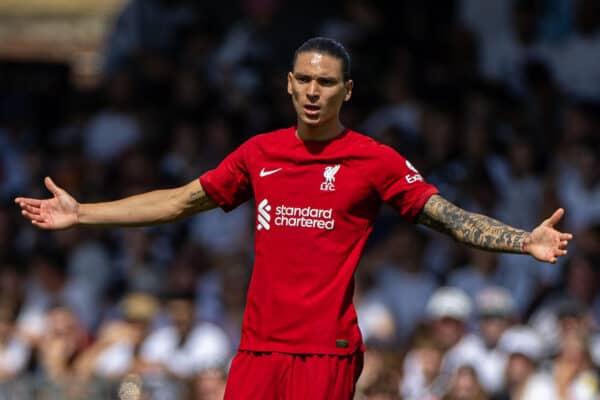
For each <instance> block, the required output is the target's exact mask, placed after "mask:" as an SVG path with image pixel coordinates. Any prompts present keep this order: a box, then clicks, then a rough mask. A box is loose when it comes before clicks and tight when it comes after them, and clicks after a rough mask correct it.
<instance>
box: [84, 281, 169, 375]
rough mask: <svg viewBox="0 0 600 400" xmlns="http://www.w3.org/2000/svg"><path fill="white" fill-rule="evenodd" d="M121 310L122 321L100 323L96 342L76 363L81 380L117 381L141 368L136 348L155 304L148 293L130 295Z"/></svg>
mask: <svg viewBox="0 0 600 400" xmlns="http://www.w3.org/2000/svg"><path fill="white" fill-rule="evenodd" d="M121 307H122V312H123V316H124V319H123V320H115V321H108V322H106V323H105V324H103V325H102V326H101V327H100V333H99V334H98V338H97V339H96V341H95V342H94V343H93V344H92V345H91V346H90V347H89V348H88V349H87V350H86V351H85V353H83V354H82V355H81V357H80V358H79V359H78V360H77V368H78V372H79V374H80V375H81V376H82V377H84V378H89V377H91V376H92V375H96V376H99V377H102V378H108V379H118V378H122V377H124V376H125V375H126V374H127V373H130V372H136V371H138V372H139V371H143V370H144V369H145V367H146V365H145V363H144V361H143V360H142V359H141V358H140V349H141V344H142V342H143V341H144V340H145V338H146V337H147V336H148V334H149V332H150V324H151V323H152V321H153V320H154V317H155V316H156V313H157V311H158V301H157V300H156V298H154V297H153V296H150V295H148V294H144V293H130V294H128V295H127V296H126V297H125V298H124V299H123V302H122V304H121Z"/></svg>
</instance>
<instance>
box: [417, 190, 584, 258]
mask: <svg viewBox="0 0 600 400" xmlns="http://www.w3.org/2000/svg"><path fill="white" fill-rule="evenodd" d="M563 214H564V210H563V209H562V208H560V209H558V210H556V211H555V212H554V214H552V216H551V217H550V218H548V219H546V220H545V221H543V222H542V223H541V224H540V225H539V226H538V227H537V228H535V229H534V230H533V231H532V232H526V231H524V230H521V229H517V228H513V227H511V226H508V225H506V224H503V223H502V222H500V221H497V220H495V219H493V218H490V217H487V216H485V215H481V214H476V213H471V212H468V211H465V210H463V209H461V208H459V207H457V206H456V205H454V204H452V203H450V202H449V201H448V200H446V199H444V198H443V197H442V196H439V195H434V196H431V198H430V199H429V200H428V201H427V203H425V206H424V207H423V210H421V214H420V215H419V217H418V218H417V222H418V223H420V224H423V225H426V226H429V227H431V228H433V229H435V230H438V231H440V232H443V233H447V234H449V235H450V236H452V237H453V238H455V239H456V240H457V241H459V242H461V243H465V244H467V245H470V246H473V247H477V248H480V249H484V250H491V251H500V252H507V253H524V254H530V255H531V256H532V257H534V258H536V259H537V260H539V261H544V262H550V263H555V262H556V260H557V258H558V257H560V256H563V255H565V254H567V245H568V243H569V240H571V239H572V238H573V235H572V234H570V233H562V232H559V231H557V230H556V229H554V225H556V223H558V221H559V220H560V219H561V218H562V216H563Z"/></svg>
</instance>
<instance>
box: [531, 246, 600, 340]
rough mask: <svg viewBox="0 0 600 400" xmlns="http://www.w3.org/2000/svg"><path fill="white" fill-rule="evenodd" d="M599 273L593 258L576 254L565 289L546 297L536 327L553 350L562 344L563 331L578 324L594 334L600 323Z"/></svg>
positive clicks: (567, 272)
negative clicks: (594, 328) (592, 330)
mask: <svg viewBox="0 0 600 400" xmlns="http://www.w3.org/2000/svg"><path fill="white" fill-rule="evenodd" d="M597 279H598V270H597V266H596V265H595V263H594V261H593V259H591V258H589V257H587V256H585V255H583V254H577V253H575V254H573V255H572V256H571V257H570V259H569V260H568V262H567V264H566V265H565V270H564V272H563V277H562V278H561V279H560V282H561V284H562V285H561V286H559V287H558V288H556V289H555V290H554V291H551V292H549V293H547V294H546V296H545V297H543V298H542V301H541V304H539V306H538V307H537V309H536V312H535V313H534V314H533V315H532V316H531V320H530V324H531V325H532V326H534V327H535V328H536V329H537V330H538V332H539V333H540V335H542V338H543V339H544V343H545V344H546V345H547V346H549V349H550V350H551V351H556V350H557V349H558V346H559V343H560V335H561V334H562V330H563V329H562V328H569V327H571V326H573V325H575V326H576V327H577V328H578V329H584V330H585V331H586V332H588V333H590V330H591V329H592V327H593V326H595V325H597V324H598V321H599V320H600V311H599V310H600V297H599V294H598V289H597V284H596V282H597Z"/></svg>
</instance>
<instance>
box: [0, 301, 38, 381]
mask: <svg viewBox="0 0 600 400" xmlns="http://www.w3.org/2000/svg"><path fill="white" fill-rule="evenodd" d="M15 319H16V313H15V309H14V305H13V304H10V303H6V302H0V382H4V381H7V380H11V379H14V378H17V377H18V376H19V374H21V373H22V372H23V371H24V370H25V367H26V366H27V362H28V361H29V356H30V351H31V350H30V347H29V346H28V345H27V344H26V343H25V342H23V341H22V340H21V339H20V338H19V337H18V335H17V334H16V333H17V332H16V329H15Z"/></svg>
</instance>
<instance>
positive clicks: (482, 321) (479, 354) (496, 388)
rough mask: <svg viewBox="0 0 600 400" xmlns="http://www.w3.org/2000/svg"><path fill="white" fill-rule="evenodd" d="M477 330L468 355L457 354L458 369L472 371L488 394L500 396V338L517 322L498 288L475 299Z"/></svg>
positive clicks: (506, 295)
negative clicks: (469, 367) (463, 367)
mask: <svg viewBox="0 0 600 400" xmlns="http://www.w3.org/2000/svg"><path fill="white" fill-rule="evenodd" d="M475 305H476V311H477V318H478V330H476V331H475V332H473V333H471V334H470V335H469V337H468V339H466V340H465V342H466V343H469V344H470V350H469V351H463V352H462V354H459V356H458V360H457V361H456V363H457V364H459V365H461V364H462V365H467V366H471V367H472V368H474V370H475V371H476V373H477V381H478V383H479V385H480V386H481V387H482V388H483V389H484V391H485V392H486V393H487V394H490V395H493V394H496V393H498V392H500V391H501V390H502V388H503V386H504V370H505V366H506V354H505V353H504V351H503V350H502V349H500V348H499V342H500V338H501V337H502V335H503V334H504V332H505V331H506V330H507V329H509V328H510V326H511V325H512V324H513V323H515V322H516V307H515V304H514V299H513V297H512V296H511V294H510V292H508V291H507V290H506V289H503V288H501V287H498V286H488V287H486V288H484V289H482V290H481V291H479V292H478V293H477V295H476V298H475Z"/></svg>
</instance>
